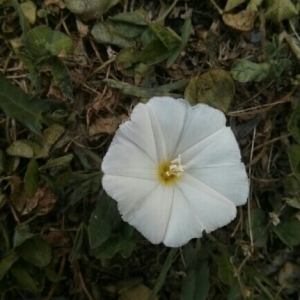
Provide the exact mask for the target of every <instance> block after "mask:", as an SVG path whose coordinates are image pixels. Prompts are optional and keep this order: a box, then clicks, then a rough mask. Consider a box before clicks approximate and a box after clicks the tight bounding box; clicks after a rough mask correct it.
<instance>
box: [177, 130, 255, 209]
mask: <svg viewBox="0 0 300 300" xmlns="http://www.w3.org/2000/svg"><path fill="white" fill-rule="evenodd" d="M182 159H183V160H184V163H185V164H186V170H185V171H186V173H187V174H189V175H191V176H193V177H195V178H196V179H197V180H199V181H201V182H203V183H205V184H206V185H208V186H210V187H211V188H212V189H214V190H216V191H217V192H219V193H220V194H222V195H224V196H225V197H226V198H228V199H229V200H230V201H232V202H233V203H234V204H235V205H243V204H245V203H246V201H247V197H248V193H249V181H248V177H247V173H246V170H245V166H244V164H243V163H242V162H241V157H240V149H239V146H238V143H237V141H236V139H235V137H234V135H233V133H232V130H231V129H230V128H229V127H224V128H222V129H221V130H219V131H218V132H216V133H215V134H213V135H211V136H210V137H208V138H206V139H204V140H202V141H201V142H199V143H198V144H196V145H195V146H194V147H192V148H190V149H189V150H187V151H186V152H185V153H183V154H182Z"/></svg>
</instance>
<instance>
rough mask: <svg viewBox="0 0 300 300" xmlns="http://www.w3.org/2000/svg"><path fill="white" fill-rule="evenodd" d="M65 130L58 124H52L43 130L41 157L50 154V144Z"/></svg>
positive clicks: (46, 156)
mask: <svg viewBox="0 0 300 300" xmlns="http://www.w3.org/2000/svg"><path fill="white" fill-rule="evenodd" d="M65 132H66V129H65V128H64V127H63V126H62V125H60V124H53V125H51V126H49V127H48V128H46V129H45V130H44V131H43V136H44V139H43V149H42V157H44V158H48V157H49V156H50V150H51V148H52V146H53V145H54V143H55V142H56V141H57V140H58V139H59V138H60V137H61V136H62V135H63V134H64V133H65Z"/></svg>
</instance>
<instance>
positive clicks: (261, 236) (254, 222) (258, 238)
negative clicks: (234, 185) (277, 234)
mask: <svg viewBox="0 0 300 300" xmlns="http://www.w3.org/2000/svg"><path fill="white" fill-rule="evenodd" d="M250 218H251V220H250V225H251V234H252V239H253V242H254V245H255V246H256V247H265V246H266V245H267V241H268V230H267V226H268V220H267V217H266V214H265V212H264V211H263V210H262V209H260V208H253V209H252V210H251V215H250ZM246 224H247V233H248V235H250V230H249V220H247V223H246Z"/></svg>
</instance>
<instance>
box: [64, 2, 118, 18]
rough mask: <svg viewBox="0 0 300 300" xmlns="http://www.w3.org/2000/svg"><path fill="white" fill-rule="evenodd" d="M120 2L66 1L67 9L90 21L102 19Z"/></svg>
mask: <svg viewBox="0 0 300 300" xmlns="http://www.w3.org/2000/svg"><path fill="white" fill-rule="evenodd" d="M118 2H119V0H101V1H86V2H83V1H82V0H65V1H64V3H65V4H66V6H67V8H68V9H69V10H70V11H71V12H72V13H74V14H80V15H82V16H81V17H82V18H84V19H86V20H90V19H95V18H97V19H99V18H101V17H102V16H103V15H104V14H105V13H106V12H107V11H108V10H109V9H110V8H111V7H113V6H114V5H116V4H117V3H118Z"/></svg>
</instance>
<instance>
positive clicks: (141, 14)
mask: <svg viewBox="0 0 300 300" xmlns="http://www.w3.org/2000/svg"><path fill="white" fill-rule="evenodd" d="M146 15H147V12H146V11H144V10H136V11H134V12H126V13H120V14H117V15H115V16H112V17H109V19H110V20H112V21H115V22H123V23H129V24H133V25H141V26H147V25H148V23H147V22H146V20H145V17H146Z"/></svg>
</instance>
